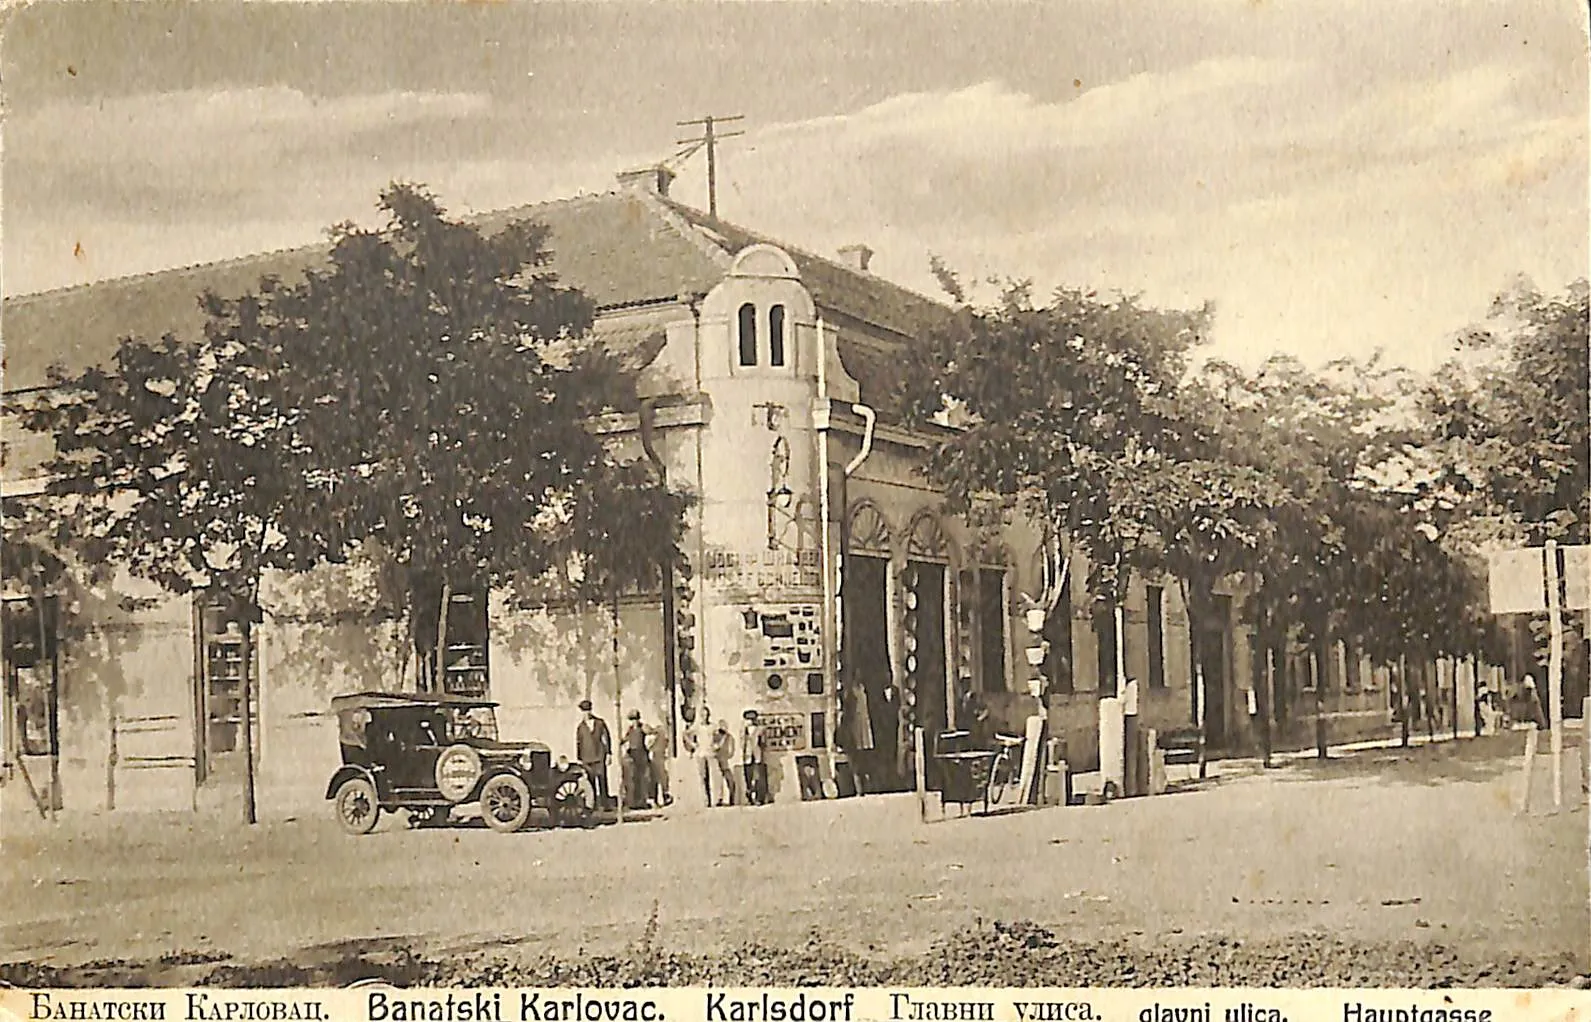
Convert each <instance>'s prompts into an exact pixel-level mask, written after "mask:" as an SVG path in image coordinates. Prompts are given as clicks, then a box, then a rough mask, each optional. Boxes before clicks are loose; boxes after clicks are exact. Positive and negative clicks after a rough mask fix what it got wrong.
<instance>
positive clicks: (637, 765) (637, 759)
mask: <svg viewBox="0 0 1591 1022" xmlns="http://www.w3.org/2000/svg"><path fill="white" fill-rule="evenodd" d="M626 718H627V720H628V721H629V727H627V728H625V730H624V768H623V771H622V772H623V774H624V779H623V780H624V788H623V791H622V795H623V797H624V808H626V809H645V808H647V794H648V792H650V791H651V788H652V780H651V769H652V758H651V756H650V754H649V753H648V752H647V749H646V728H645V727H644V726H642V724H641V711H640V710H631V711H630V712H629V713H628V714H627V715H626Z"/></svg>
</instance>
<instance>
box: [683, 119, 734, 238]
mask: <svg viewBox="0 0 1591 1022" xmlns="http://www.w3.org/2000/svg"><path fill="white" fill-rule="evenodd" d="M745 119H746V118H745V116H744V115H742V114H736V115H735V116H733V117H700V118H697V119H696V120H694V121H677V122H676V123H677V124H678V126H679V127H681V128H689V127H696V126H700V127H701V129H702V135H701V137H700V138H682V139H680V140H679V143H678V144H679V145H682V146H686V147H688V148H686V149H685V150H683V151H682V152H681V153H679V155H678V157H677V158H683V157H686V156H689V155H691V154H692V153H694V152H695V151H696V150H698V149H702V148H706V150H707V215H708V216H710V217H712V218H713V219H714V220H717V219H718V143H719V142H720V141H721V140H723V139H726V138H734V137H735V136H737V135H744V134H745V132H744V131H718V130H717V126H718V125H720V124H728V123H730V122H732V121H743V120H745Z"/></svg>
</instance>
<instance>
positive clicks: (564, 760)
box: [558, 756, 569, 770]
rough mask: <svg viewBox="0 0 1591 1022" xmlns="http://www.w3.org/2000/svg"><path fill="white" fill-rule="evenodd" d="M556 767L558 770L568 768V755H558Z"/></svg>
mask: <svg viewBox="0 0 1591 1022" xmlns="http://www.w3.org/2000/svg"><path fill="white" fill-rule="evenodd" d="M558 769H559V770H568V769H569V757H568V756H559V757H558Z"/></svg>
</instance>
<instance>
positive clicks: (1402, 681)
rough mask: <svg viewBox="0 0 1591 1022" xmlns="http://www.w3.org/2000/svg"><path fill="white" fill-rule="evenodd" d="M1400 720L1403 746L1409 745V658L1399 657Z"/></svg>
mask: <svg viewBox="0 0 1591 1022" xmlns="http://www.w3.org/2000/svg"><path fill="white" fill-rule="evenodd" d="M1398 722H1399V727H1400V730H1401V731H1402V732H1403V747H1404V748H1405V749H1407V748H1408V747H1409V658H1408V656H1407V655H1404V656H1400V657H1398Z"/></svg>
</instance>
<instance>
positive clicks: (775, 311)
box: [768, 305, 784, 366]
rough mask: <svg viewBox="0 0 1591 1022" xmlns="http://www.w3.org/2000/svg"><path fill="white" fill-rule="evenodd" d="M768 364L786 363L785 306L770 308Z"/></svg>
mask: <svg viewBox="0 0 1591 1022" xmlns="http://www.w3.org/2000/svg"><path fill="white" fill-rule="evenodd" d="M768 364H769V365H771V366H782V365H784V306H783V305H775V306H774V307H773V308H771V309H769V310H768Z"/></svg>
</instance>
